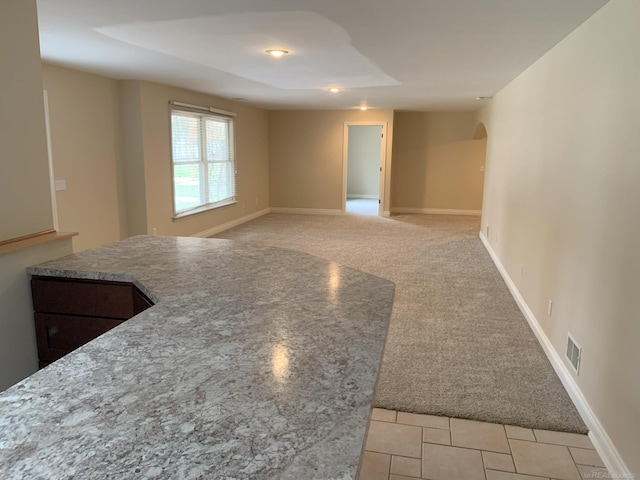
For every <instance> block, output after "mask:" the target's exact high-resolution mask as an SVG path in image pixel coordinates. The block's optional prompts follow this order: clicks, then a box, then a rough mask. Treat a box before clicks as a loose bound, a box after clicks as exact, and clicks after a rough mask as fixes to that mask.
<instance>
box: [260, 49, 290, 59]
mask: <svg viewBox="0 0 640 480" xmlns="http://www.w3.org/2000/svg"><path fill="white" fill-rule="evenodd" d="M265 52H266V53H268V54H269V55H271V56H272V57H276V58H280V57H284V56H285V55H286V54H288V53H289V50H283V49H282V48H271V49H269V50H265Z"/></svg>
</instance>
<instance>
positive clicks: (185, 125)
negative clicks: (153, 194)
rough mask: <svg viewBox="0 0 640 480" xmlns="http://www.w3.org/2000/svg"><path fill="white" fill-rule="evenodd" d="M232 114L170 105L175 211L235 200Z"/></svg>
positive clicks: (191, 210)
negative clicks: (198, 110)
mask: <svg viewBox="0 0 640 480" xmlns="http://www.w3.org/2000/svg"><path fill="white" fill-rule="evenodd" d="M233 140H234V137H233V117H231V116H226V115H218V114H209V113H199V112H194V111H187V110H179V109H175V108H172V109H171V144H172V148H171V150H172V163H173V205H174V215H175V216H182V215H188V214H190V213H198V212H200V211H203V210H207V209H210V208H216V207H221V206H224V205H229V204H230V203H234V202H235V197H236V168H235V161H234V141H233Z"/></svg>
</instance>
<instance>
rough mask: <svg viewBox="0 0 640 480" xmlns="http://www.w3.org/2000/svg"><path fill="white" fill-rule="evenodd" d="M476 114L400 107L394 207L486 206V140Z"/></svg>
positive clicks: (393, 195)
mask: <svg viewBox="0 0 640 480" xmlns="http://www.w3.org/2000/svg"><path fill="white" fill-rule="evenodd" d="M475 126H476V122H475V114H474V113H463V112H461V113H457V112H396V114H395V120H394V132H395V133H394V142H393V171H392V173H391V179H392V184H391V185H392V192H393V193H392V205H393V207H394V208H412V209H413V208H415V209H448V210H481V209H482V190H483V184H484V172H483V171H482V169H481V167H483V166H484V159H485V151H486V143H485V141H484V140H472V138H473V133H474V129H475Z"/></svg>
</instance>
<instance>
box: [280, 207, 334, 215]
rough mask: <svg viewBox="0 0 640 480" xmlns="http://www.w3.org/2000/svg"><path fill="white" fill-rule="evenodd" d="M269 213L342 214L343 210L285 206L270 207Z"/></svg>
mask: <svg viewBox="0 0 640 480" xmlns="http://www.w3.org/2000/svg"><path fill="white" fill-rule="evenodd" d="M270 210H271V213H292V214H294V215H344V210H340V209H339V208H336V209H331V208H287V207H271V209H270Z"/></svg>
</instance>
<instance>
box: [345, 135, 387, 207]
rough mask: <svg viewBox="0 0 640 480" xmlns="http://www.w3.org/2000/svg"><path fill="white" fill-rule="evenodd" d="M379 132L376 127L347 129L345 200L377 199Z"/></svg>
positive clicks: (378, 185) (378, 187) (378, 184)
mask: <svg viewBox="0 0 640 480" xmlns="http://www.w3.org/2000/svg"><path fill="white" fill-rule="evenodd" d="M381 131H382V129H381V128H380V126H378V125H352V126H350V127H349V141H348V144H349V146H348V153H347V160H348V161H347V198H378V196H379V189H380V154H381V151H380V149H381V138H380V134H381Z"/></svg>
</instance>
